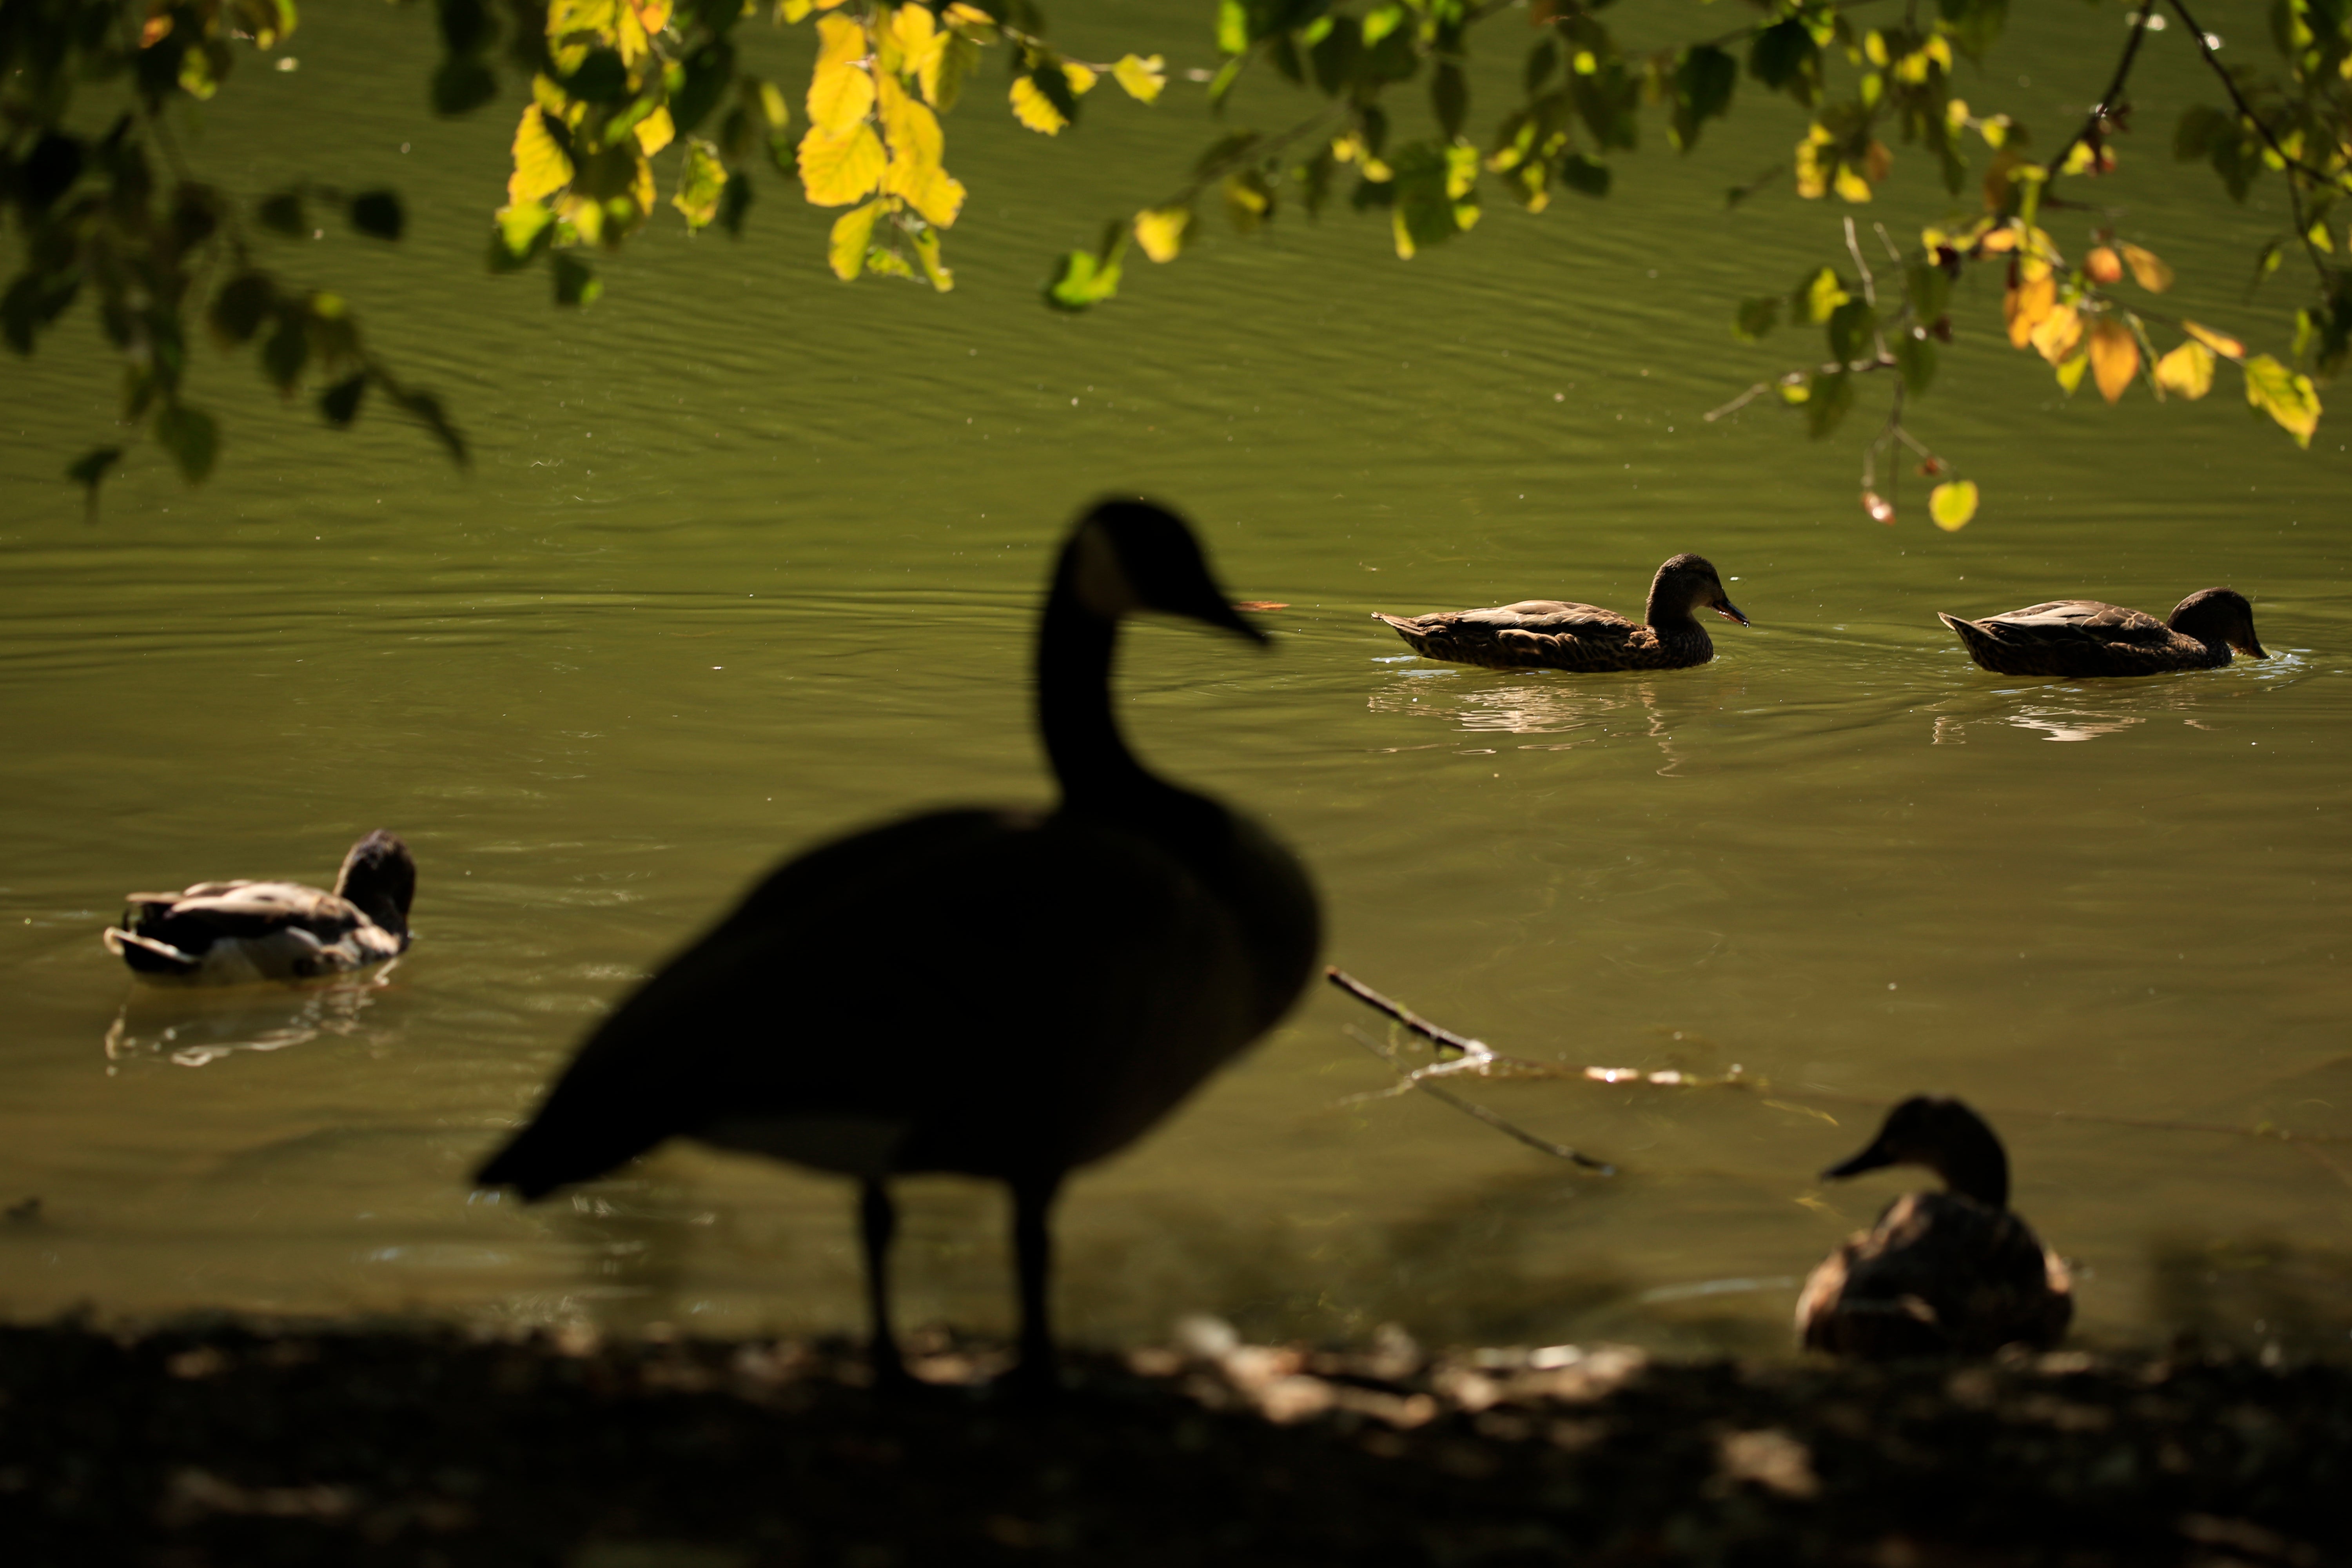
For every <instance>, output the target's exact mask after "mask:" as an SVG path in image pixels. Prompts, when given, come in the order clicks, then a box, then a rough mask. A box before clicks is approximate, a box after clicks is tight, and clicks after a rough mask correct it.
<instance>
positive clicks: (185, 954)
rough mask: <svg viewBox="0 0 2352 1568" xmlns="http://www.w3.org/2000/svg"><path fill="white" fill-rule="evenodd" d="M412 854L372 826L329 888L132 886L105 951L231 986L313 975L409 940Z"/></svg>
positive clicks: (138, 970) (370, 959) (346, 967)
mask: <svg viewBox="0 0 2352 1568" xmlns="http://www.w3.org/2000/svg"><path fill="white" fill-rule="evenodd" d="M415 897H416V861H415V858H414V857H412V856H411V855H410V854H409V852H408V846H407V845H405V844H403V843H402V842H401V841H400V840H399V838H398V837H395V836H394V835H393V834H390V833H387V832H385V831H384V830H383V829H382V828H378V829H376V830H375V831H374V832H373V833H371V834H369V835H368V836H367V837H364V838H362V839H361V840H360V841H359V842H358V843H356V844H354V845H352V847H351V852H350V853H349V854H347V855H345V856H344V857H343V865H342V869H341V871H340V872H338V873H337V874H336V877H335V890H334V891H333V892H326V891H323V890H322V889H318V888H308V887H304V886H303V885H302V884H301V883H299V882H198V883H196V884H195V885H194V886H193V887H190V888H185V889H182V890H180V891H179V892H176V893H132V894H131V895H130V897H129V899H128V900H126V901H127V902H128V903H129V905H130V909H129V910H128V911H127V912H126V913H125V914H124V915H123V917H122V924H121V926H119V927H112V926H110V927H109V928H108V929H107V931H105V933H104V937H103V940H104V941H105V942H106V950H107V951H108V952H111V953H113V954H115V955H116V956H118V957H119V958H121V960H122V961H123V962H124V963H128V964H129V965H130V966H131V973H134V974H136V975H138V976H139V977H140V978H141V979H142V980H154V981H184V982H187V983H189V984H197V985H234V984H241V983H245V982H250V981H257V980H315V979H318V978H320V977H321V976H324V975H331V974H345V973H350V972H351V971H352V970H354V969H364V968H366V967H367V966H368V965H370V964H373V963H383V962H384V960H386V959H389V958H396V957H398V956H399V955H400V954H401V953H403V952H406V951H407V948H408V939H409V938H408V906H409V905H410V904H411V903H412V902H414V901H415Z"/></svg>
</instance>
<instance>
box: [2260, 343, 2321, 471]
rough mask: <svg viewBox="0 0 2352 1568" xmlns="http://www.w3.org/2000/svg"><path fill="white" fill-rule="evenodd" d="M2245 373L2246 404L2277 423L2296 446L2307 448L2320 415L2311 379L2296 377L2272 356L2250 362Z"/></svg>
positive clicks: (2296, 375) (2315, 390) (2317, 397)
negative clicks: (2292, 438)
mask: <svg viewBox="0 0 2352 1568" xmlns="http://www.w3.org/2000/svg"><path fill="white" fill-rule="evenodd" d="M2245 371H2246V403H2247V405H2249V406H2251V407H2252V408H2254V409H2256V410H2258V411H2259V412H2261V413H2263V414H2267V415H2269V416H2271V417H2272V418H2273V419H2274V420H2276V421H2277V422H2278V426H2279V428H2280V429H2282V430H2284V431H2285V432H2286V433H2287V434H2288V435H2290V436H2292V437H2294V444H2295V445H2296V446H2298V447H2305V448H2308V447H2310V446H2311V437H2312V434H2313V433H2314V432H2315V431H2316V430H2317V429H2318V428H2319V414H2320V407H2319V392H2318V389H2317V388H2316V387H2315V386H2313V385H2312V382H2311V377H2309V376H2307V375H2300V374H2296V373H2295V372H2294V371H2292V370H2290V369H2288V368H2287V367H2286V366H2285V365H2284V364H2281V363H2279V362H2278V361H2277V360H2275V359H2273V358H2272V357H2271V356H2270V355H2269V354H2256V355H2255V356H2254V357H2253V358H2252V359H2250V360H2248V361H2247V362H2246V364H2245Z"/></svg>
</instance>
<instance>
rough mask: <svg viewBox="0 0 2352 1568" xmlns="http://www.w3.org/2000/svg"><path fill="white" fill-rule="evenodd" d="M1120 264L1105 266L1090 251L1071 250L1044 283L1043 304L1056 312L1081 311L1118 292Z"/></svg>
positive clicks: (1114, 262)
mask: <svg viewBox="0 0 2352 1568" xmlns="http://www.w3.org/2000/svg"><path fill="white" fill-rule="evenodd" d="M1118 273H1119V264H1118V262H1117V261H1115V260H1114V261H1113V262H1112V263H1111V264H1110V265H1109V266H1108V267H1105V266H1104V265H1103V264H1102V262H1101V260H1100V259H1099V258H1097V257H1096V255H1095V253H1094V252H1093V251H1091V250H1073V251H1071V252H1070V253H1069V254H1068V255H1066V256H1065V257H1063V258H1062V265H1061V267H1060V268H1059V269H1058V270H1057V271H1055V274H1054V276H1053V277H1052V279H1049V280H1048V281H1047V282H1046V284H1045V303H1047V304H1048V305H1051V306H1053V307H1054V308H1055V310H1086V309H1087V307H1088V306H1090V305H1098V304H1100V303H1101V302H1102V301H1103V300H1108V299H1109V298H1111V297H1112V296H1113V295H1115V294H1117V293H1118Z"/></svg>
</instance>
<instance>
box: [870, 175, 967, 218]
mask: <svg viewBox="0 0 2352 1568" xmlns="http://www.w3.org/2000/svg"><path fill="white" fill-rule="evenodd" d="M901 167H902V165H900V164H898V163H893V164H891V165H890V171H889V173H888V174H886V175H885V176H884V177H883V181H882V188H883V189H884V190H886V191H887V192H889V193H890V194H891V195H896V196H903V197H905V198H906V202H907V205H908V206H910V207H912V208H914V209H915V210H916V211H917V212H919V213H920V214H921V215H922V216H923V220H924V221H925V222H926V223H929V224H931V225H933V226H936V227H939V228H952V227H954V226H955V220H956V216H957V215H958V214H960V213H961V212H962V211H963V198H964V188H963V184H962V182H961V181H960V180H957V179H956V178H954V177H953V176H952V175H950V174H949V173H948V172H947V171H946V170H945V169H942V168H940V166H939V165H938V164H937V163H932V164H930V165H929V166H927V167H925V168H923V169H922V170H920V171H919V172H909V173H907V174H900V173H899V171H900V169H901Z"/></svg>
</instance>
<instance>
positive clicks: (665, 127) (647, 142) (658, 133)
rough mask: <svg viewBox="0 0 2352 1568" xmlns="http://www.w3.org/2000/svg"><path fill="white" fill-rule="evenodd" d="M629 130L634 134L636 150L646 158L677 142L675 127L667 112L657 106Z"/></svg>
mask: <svg viewBox="0 0 2352 1568" xmlns="http://www.w3.org/2000/svg"><path fill="white" fill-rule="evenodd" d="M630 129H631V130H632V131H634V132H636V137H637V148H638V150H639V151H640V152H642V153H645V155H646V157H648V158H650V157H652V156H653V155H654V154H655V153H658V152H660V151H661V150H662V149H663V148H665V147H667V146H668V145H669V144H670V143H671V142H674V141H676V140H677V125H676V124H675V123H674V122H673V121H671V119H670V117H669V110H667V109H665V108H661V107H659V106H656V108H654V109H653V110H651V111H650V112H649V113H647V114H646V117H645V118H644V119H643V120H640V121H637V122H636V124H635V125H633V126H631V127H630Z"/></svg>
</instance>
